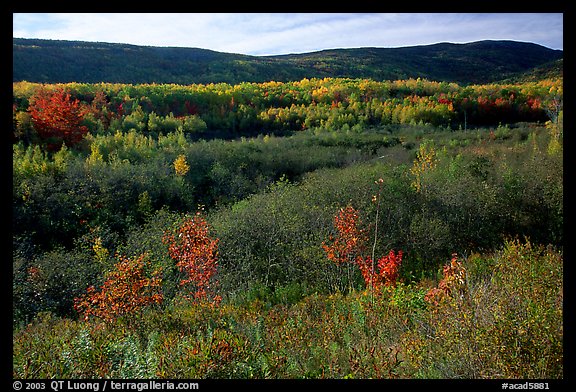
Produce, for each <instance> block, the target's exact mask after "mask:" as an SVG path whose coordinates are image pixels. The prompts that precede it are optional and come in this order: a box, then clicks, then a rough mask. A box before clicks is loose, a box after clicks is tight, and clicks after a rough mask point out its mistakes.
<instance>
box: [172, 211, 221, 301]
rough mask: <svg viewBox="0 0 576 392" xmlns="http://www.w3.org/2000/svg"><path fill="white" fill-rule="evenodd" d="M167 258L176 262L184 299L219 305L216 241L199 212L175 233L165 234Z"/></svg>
mask: <svg viewBox="0 0 576 392" xmlns="http://www.w3.org/2000/svg"><path fill="white" fill-rule="evenodd" d="M163 240H164V243H166V244H168V252H169V254H170V257H171V258H172V259H173V260H175V261H176V266H177V267H178V268H179V269H180V272H182V273H184V278H183V279H182V280H181V281H180V285H181V286H184V287H185V289H186V293H185V294H184V297H185V298H186V299H189V300H192V301H195V302H198V303H208V304H211V305H218V304H219V303H220V301H221V300H222V298H221V297H220V296H219V295H217V294H216V292H215V287H216V286H217V284H218V281H217V279H216V274H217V272H218V238H212V237H211V236H210V226H209V224H208V222H207V221H206V219H205V218H204V217H203V216H202V214H201V213H200V212H197V213H196V214H195V215H194V216H193V217H191V218H187V219H185V220H184V221H183V222H182V224H181V225H180V226H179V227H178V228H177V229H176V230H175V231H174V232H171V233H170V232H168V233H166V234H165V235H164V238H163Z"/></svg>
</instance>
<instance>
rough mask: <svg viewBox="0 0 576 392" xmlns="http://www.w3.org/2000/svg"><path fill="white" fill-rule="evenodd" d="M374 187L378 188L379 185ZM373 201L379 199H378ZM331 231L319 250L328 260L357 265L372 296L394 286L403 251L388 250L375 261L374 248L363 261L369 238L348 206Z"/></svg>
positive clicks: (356, 212) (341, 211)
mask: <svg viewBox="0 0 576 392" xmlns="http://www.w3.org/2000/svg"><path fill="white" fill-rule="evenodd" d="M377 184H380V185H381V184H382V181H380V182H377ZM375 197H378V198H379V195H378V196H375ZM334 228H335V229H336V232H337V234H336V235H335V236H330V241H329V242H328V243H326V242H323V243H322V249H324V252H325V253H326V256H327V257H328V259H329V260H331V261H333V262H335V263H337V264H345V263H350V264H356V265H357V267H358V269H359V270H360V273H361V274H362V278H363V279H364V283H365V284H366V287H367V288H368V289H370V291H371V292H372V293H374V294H379V293H381V291H382V287H384V286H394V285H395V284H396V282H397V281H398V278H399V269H400V264H401V263H402V251H401V250H400V251H398V253H395V252H394V251H393V250H391V251H390V252H389V253H388V255H386V256H383V257H381V258H380V259H378V260H377V261H376V260H375V258H374V250H375V249H374V248H375V247H374V248H373V250H372V256H366V257H364V256H363V254H364V252H365V251H366V243H367V241H368V235H367V231H366V229H363V228H362V223H361V221H360V214H359V212H358V211H357V210H356V209H355V208H353V207H352V206H347V207H345V208H342V209H340V211H339V212H338V214H337V215H336V216H335V217H334ZM376 229H377V222H376ZM376 234H377V231H376V232H375V235H376Z"/></svg>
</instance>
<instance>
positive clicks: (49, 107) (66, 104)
mask: <svg viewBox="0 0 576 392" xmlns="http://www.w3.org/2000/svg"><path fill="white" fill-rule="evenodd" d="M28 111H29V112H30V116H31V118H32V124H33V126H34V129H35V130H36V132H38V135H39V136H40V137H41V138H42V139H43V140H46V142H47V144H48V147H49V148H50V149H56V148H58V147H60V146H61V145H62V142H64V143H66V144H68V145H69V146H72V145H74V144H77V143H79V142H80V141H81V140H82V138H83V137H84V135H86V133H87V132H88V128H87V127H86V126H84V125H81V124H82V121H83V119H84V111H83V109H82V108H81V106H80V101H79V100H78V99H74V100H72V99H71V98H70V94H69V93H66V92H65V91H64V90H63V89H58V90H55V91H52V92H50V91H49V90H46V89H40V90H38V91H37V92H36V94H35V95H34V96H32V97H31V98H30V107H29V108H28Z"/></svg>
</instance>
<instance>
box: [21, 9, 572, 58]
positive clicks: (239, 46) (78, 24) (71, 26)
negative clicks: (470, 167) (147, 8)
mask: <svg viewBox="0 0 576 392" xmlns="http://www.w3.org/2000/svg"><path fill="white" fill-rule="evenodd" d="M13 21H14V24H13V26H14V28H13V36H14V37H23V38H47V39H63V40H84V41H100V42H119V43H129V44H135V45H150V46H181V47H199V48H205V49H212V50H217V51H223V52H233V53H245V54H253V55H270V54H285V53H302V52H309V51H315V50H322V49H329V48H350V47H366V46H377V47H399V46H412V45H425V44H432V43H436V42H471V41H478V40H483V39H510V40H519V41H530V42H536V43H540V44H542V45H545V46H548V47H552V48H554V49H561V48H562V45H563V43H562V33H563V20H562V14H513V13H507V14H449V13H446V14H418V13H411V14H402V13H400V14H393V13H381V14H378V13H368V14H365V13H364V14H363V13H326V14H318V13H245V14H231V13H216V14H204V13H193V14H173V13H139V14H127V13H122V14H115V13H95V14H82V13H60V14H58V13H54V14H14V17H13Z"/></svg>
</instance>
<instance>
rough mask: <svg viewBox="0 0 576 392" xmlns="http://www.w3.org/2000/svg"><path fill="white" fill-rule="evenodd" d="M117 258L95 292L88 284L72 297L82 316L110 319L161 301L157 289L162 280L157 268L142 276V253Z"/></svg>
mask: <svg viewBox="0 0 576 392" xmlns="http://www.w3.org/2000/svg"><path fill="white" fill-rule="evenodd" d="M118 258H119V261H118V262H117V263H116V264H115V265H114V270H112V271H110V272H108V273H106V275H105V277H106V280H105V281H104V284H103V285H102V287H101V288H100V291H99V292H98V291H96V288H95V287H94V286H90V287H88V289H87V290H86V294H85V295H83V296H81V297H79V298H76V299H75V300H74V308H75V309H76V310H77V311H78V312H80V313H82V314H83V317H84V319H85V320H88V319H89V318H90V317H91V316H94V317H98V318H101V319H103V320H105V321H112V320H114V319H116V318H117V317H119V316H122V315H133V314H135V313H137V312H139V311H140V310H141V309H142V308H144V307H146V306H148V305H151V304H158V303H161V302H162V294H161V293H160V292H159V290H158V289H159V288H160V286H161V283H162V279H161V278H160V271H159V270H156V271H153V272H152V275H151V277H147V276H146V272H145V268H146V264H145V258H146V255H145V254H142V255H140V256H138V257H134V258H127V257H122V256H120V257H118Z"/></svg>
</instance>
